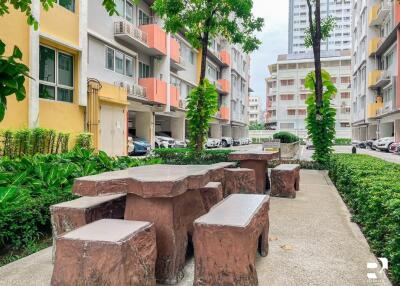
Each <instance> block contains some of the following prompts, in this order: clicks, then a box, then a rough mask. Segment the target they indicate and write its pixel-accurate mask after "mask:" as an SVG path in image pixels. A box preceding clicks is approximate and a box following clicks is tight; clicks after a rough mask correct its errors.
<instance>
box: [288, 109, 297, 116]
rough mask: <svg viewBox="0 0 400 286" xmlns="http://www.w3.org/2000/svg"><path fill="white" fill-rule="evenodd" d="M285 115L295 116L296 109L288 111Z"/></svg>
mask: <svg viewBox="0 0 400 286" xmlns="http://www.w3.org/2000/svg"><path fill="white" fill-rule="evenodd" d="M287 115H296V109H288V110H287Z"/></svg>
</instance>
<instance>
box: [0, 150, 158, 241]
mask: <svg viewBox="0 0 400 286" xmlns="http://www.w3.org/2000/svg"><path fill="white" fill-rule="evenodd" d="M160 162H161V160H160V159H153V158H151V159H141V160H138V159H133V158H130V157H121V158H116V159H115V158H110V157H109V156H107V154H105V153H104V152H102V151H100V152H99V154H98V155H95V154H93V153H92V152H90V151H88V150H84V149H82V150H81V149H76V150H74V151H73V152H69V153H64V154H50V155H35V156H25V157H22V158H18V159H10V158H8V157H3V158H0V249H4V248H5V247H12V248H14V249H19V248H21V247H25V246H27V245H29V244H30V243H32V241H36V240H37V239H39V238H40V237H42V235H46V234H50V233H51V227H50V212H49V207H50V206H51V205H53V204H56V203H59V202H63V201H67V200H71V199H73V198H75V196H74V195H73V194H72V192H71V188H72V184H73V181H74V179H75V178H78V177H82V176H88V175H95V174H98V173H101V172H106V171H113V170H119V169H125V168H129V167H134V166H138V165H146V164H153V163H160Z"/></svg>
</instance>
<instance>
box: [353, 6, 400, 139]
mask: <svg viewBox="0 0 400 286" xmlns="http://www.w3.org/2000/svg"><path fill="white" fill-rule="evenodd" d="M352 7H353V9H352V13H353V23H352V31H353V33H352V34H353V48H352V74H353V79H352V108H353V117H352V133H353V138H354V139H357V140H367V139H376V138H382V137H392V136H394V137H396V140H397V141H400V112H399V110H400V92H399V84H400V82H399V77H398V74H399V73H398V72H399V68H400V66H399V50H398V49H399V47H400V45H399V40H400V37H399V21H400V9H399V8H400V7H399V5H398V2H397V1H390V0H385V1H381V0H377V1H372V0H363V1H360V0H356V1H355V0H354V1H353V2H352Z"/></svg>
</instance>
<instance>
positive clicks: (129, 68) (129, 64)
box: [125, 56, 133, 76]
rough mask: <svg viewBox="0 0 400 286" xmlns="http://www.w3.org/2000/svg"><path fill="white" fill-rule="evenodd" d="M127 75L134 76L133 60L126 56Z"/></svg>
mask: <svg viewBox="0 0 400 286" xmlns="http://www.w3.org/2000/svg"><path fill="white" fill-rule="evenodd" d="M125 75H127V76H133V59H132V58H131V57H129V56H125Z"/></svg>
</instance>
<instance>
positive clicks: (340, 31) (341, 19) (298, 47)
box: [288, 0, 351, 54]
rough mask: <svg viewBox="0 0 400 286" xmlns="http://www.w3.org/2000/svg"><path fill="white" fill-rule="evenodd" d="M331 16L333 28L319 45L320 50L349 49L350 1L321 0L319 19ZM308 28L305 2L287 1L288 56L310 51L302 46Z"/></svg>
mask: <svg viewBox="0 0 400 286" xmlns="http://www.w3.org/2000/svg"><path fill="white" fill-rule="evenodd" d="M328 16H332V17H334V18H335V27H334V29H333V31H332V33H331V36H330V37H329V39H327V40H326V41H323V42H322V43H321V50H345V49H351V19H350V17H351V3H350V0H321V18H326V17H328ZM308 27H309V24H308V7H307V1H306V0H289V47H288V52H289V54H292V53H295V54H297V53H306V52H309V51H312V49H310V48H306V47H305V46H304V32H305V30H306V29H307V28H308Z"/></svg>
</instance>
